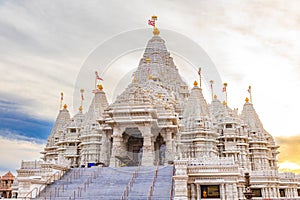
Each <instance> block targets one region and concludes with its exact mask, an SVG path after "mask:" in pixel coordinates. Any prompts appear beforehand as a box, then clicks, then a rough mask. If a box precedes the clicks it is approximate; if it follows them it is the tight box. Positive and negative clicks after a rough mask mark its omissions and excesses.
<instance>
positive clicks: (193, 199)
mask: <svg viewBox="0 0 300 200" xmlns="http://www.w3.org/2000/svg"><path fill="white" fill-rule="evenodd" d="M196 196H197V195H196V186H195V184H194V183H192V184H191V200H196Z"/></svg>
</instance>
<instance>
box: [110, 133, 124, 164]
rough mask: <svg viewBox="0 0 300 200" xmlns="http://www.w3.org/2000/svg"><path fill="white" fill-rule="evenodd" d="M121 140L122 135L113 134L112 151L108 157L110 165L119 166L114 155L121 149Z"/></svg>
mask: <svg viewBox="0 0 300 200" xmlns="http://www.w3.org/2000/svg"><path fill="white" fill-rule="evenodd" d="M121 141H122V136H120V135H114V136H113V148H112V153H111V157H110V163H109V166H110V167H118V166H119V161H118V160H117V158H115V156H117V155H119V152H120V150H121Z"/></svg>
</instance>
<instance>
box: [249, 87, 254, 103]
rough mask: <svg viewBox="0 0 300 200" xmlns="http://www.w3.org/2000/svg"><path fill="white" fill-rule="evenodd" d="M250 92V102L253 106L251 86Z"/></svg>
mask: <svg viewBox="0 0 300 200" xmlns="http://www.w3.org/2000/svg"><path fill="white" fill-rule="evenodd" d="M248 92H249V94H250V102H251V103H252V104H253V102H252V91H251V85H249V88H248Z"/></svg>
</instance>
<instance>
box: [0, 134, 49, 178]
mask: <svg viewBox="0 0 300 200" xmlns="http://www.w3.org/2000/svg"><path fill="white" fill-rule="evenodd" d="M0 132H1V131H0ZM21 138H22V140H20V138H18V139H16V138H14V137H13V138H11V137H10V136H9V137H7V138H4V137H3V136H2V135H1V136H0V143H1V145H0V160H1V162H0V172H2V173H5V172H7V171H12V172H13V173H14V174H16V172H15V170H16V169H19V168H20V166H21V161H22V160H39V159H40V157H41V155H40V153H39V152H41V151H42V150H43V147H44V144H38V143H36V142H35V141H36V139H34V138H25V137H21ZM1 175H2V174H1Z"/></svg>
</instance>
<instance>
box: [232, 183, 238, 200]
mask: <svg viewBox="0 0 300 200" xmlns="http://www.w3.org/2000/svg"><path fill="white" fill-rule="evenodd" d="M232 193H233V199H238V189H237V186H236V183H233V184H232Z"/></svg>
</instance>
